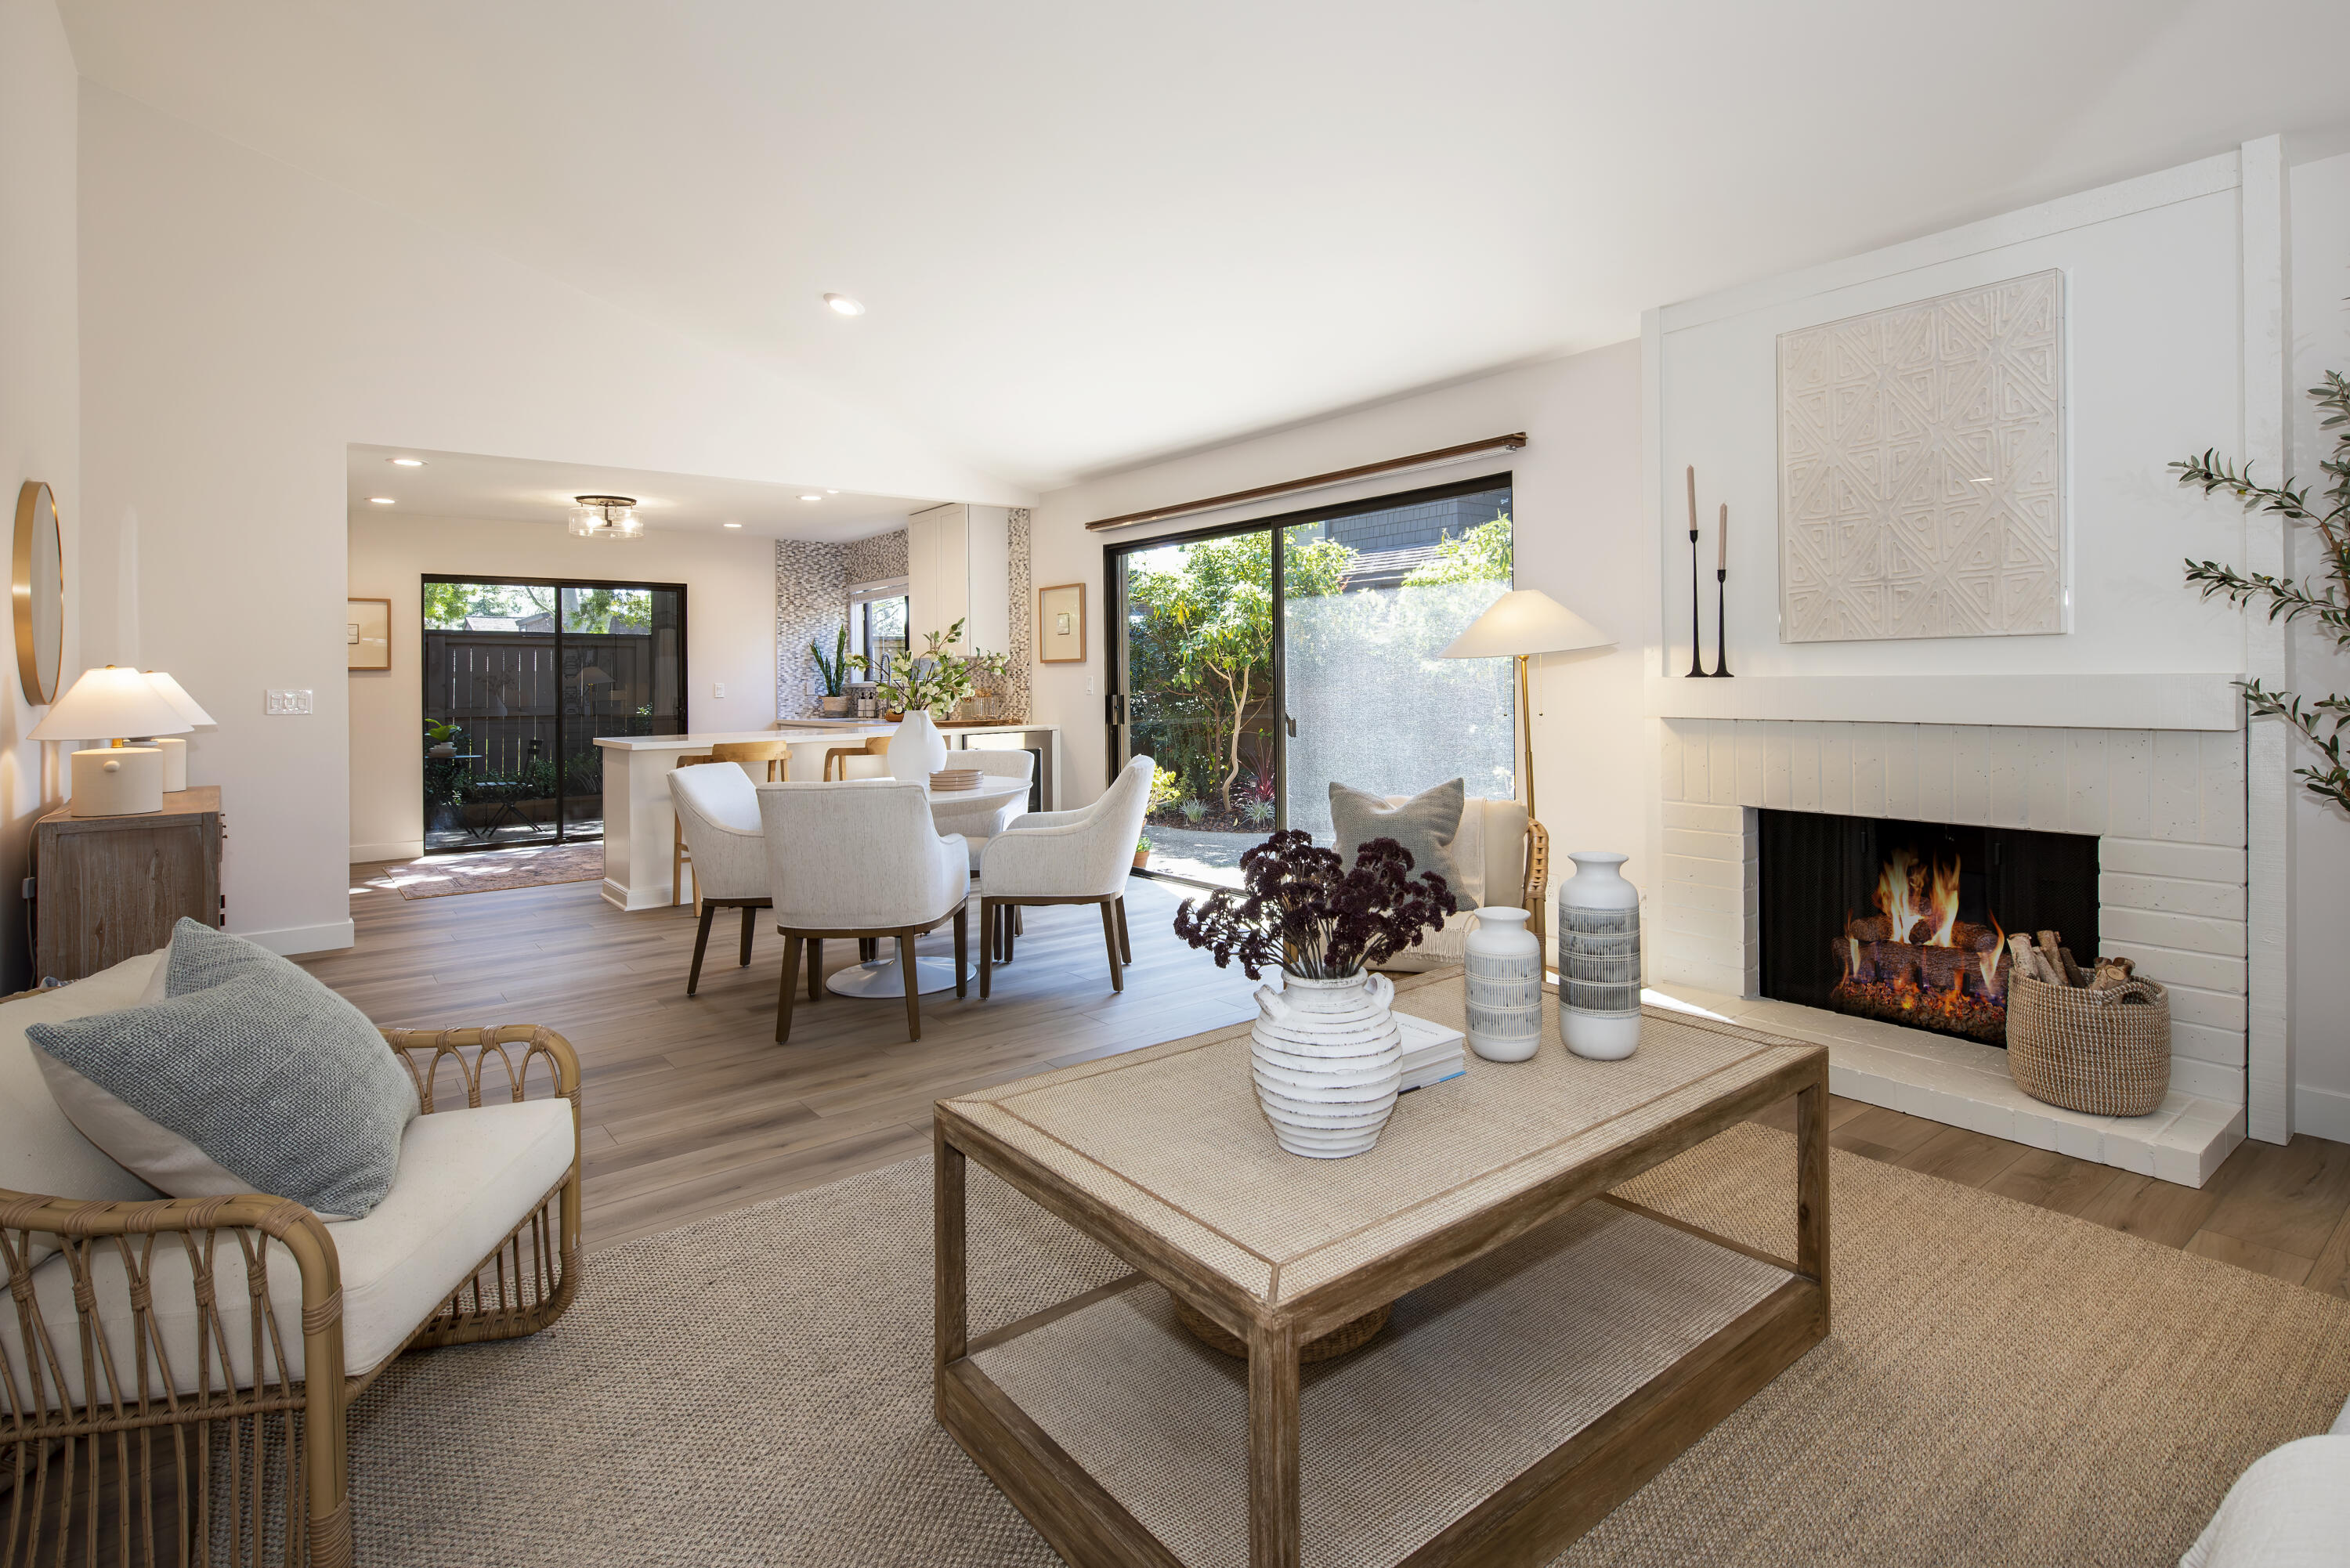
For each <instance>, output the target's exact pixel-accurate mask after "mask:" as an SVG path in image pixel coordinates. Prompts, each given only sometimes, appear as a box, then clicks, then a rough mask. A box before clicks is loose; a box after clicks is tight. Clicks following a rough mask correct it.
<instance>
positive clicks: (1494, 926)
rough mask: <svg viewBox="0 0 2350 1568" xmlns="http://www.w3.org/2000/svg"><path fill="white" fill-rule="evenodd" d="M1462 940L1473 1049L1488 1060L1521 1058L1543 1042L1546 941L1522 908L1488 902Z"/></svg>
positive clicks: (1463, 966)
mask: <svg viewBox="0 0 2350 1568" xmlns="http://www.w3.org/2000/svg"><path fill="white" fill-rule="evenodd" d="M1476 918H1477V925H1476V929H1473V930H1471V932H1470V933H1469V935H1468V937H1467V938H1466V939H1464V940H1463V941H1462V942H1461V948H1462V950H1463V953H1464V955H1465V956H1464V958H1463V961H1462V969H1463V970H1464V971H1465V974H1464V979H1465V981H1466V984H1467V990H1468V993H1469V997H1468V1004H1469V1005H1468V1011H1469V1029H1468V1034H1469V1049H1471V1051H1474V1052H1476V1053H1477V1054H1478V1055H1480V1056H1482V1057H1483V1058H1484V1059H1485V1060H1486V1061H1488V1062H1523V1061H1524V1060H1525V1059H1526V1058H1527V1057H1529V1056H1532V1055H1533V1054H1534V1050H1535V1048H1536V1047H1537V1046H1539V1045H1540V1044H1542V1012H1543V1010H1542V982H1543V963H1542V939H1541V938H1539V937H1537V936H1535V935H1534V933H1533V932H1532V931H1530V930H1528V929H1526V921H1527V920H1528V919H1530V918H1531V917H1530V916H1529V915H1528V913H1527V911H1525V910H1523V909H1501V908H1498V907H1496V906H1493V905H1491V904H1489V905H1486V906H1485V907H1484V908H1482V909H1479V910H1478V911H1477V917H1476Z"/></svg>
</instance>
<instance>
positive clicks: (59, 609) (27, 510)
mask: <svg viewBox="0 0 2350 1568" xmlns="http://www.w3.org/2000/svg"><path fill="white" fill-rule="evenodd" d="M9 591H10V594H11V595H12V597H14V598H15V599H16V678H17V680H20V681H21V682H23V684H24V688H25V701H27V702H31V703H35V704H39V703H43V702H51V701H56V700H57V665H58V662H59V661H60V660H61V659H63V658H64V656H65V643H66V563H65V552H64V549H63V548H62V546H61V545H60V542H59V539H58V535H57V497H55V496H54V495H51V494H50V493H49V487H48V486H47V485H46V484H43V483H40V481H38V480H35V479H28V480H26V481H25V487H24V488H23V489H22V490H20V491H18V492H17V493H16V560H15V565H14V568H13V569H12V570H11V572H10V573H9Z"/></svg>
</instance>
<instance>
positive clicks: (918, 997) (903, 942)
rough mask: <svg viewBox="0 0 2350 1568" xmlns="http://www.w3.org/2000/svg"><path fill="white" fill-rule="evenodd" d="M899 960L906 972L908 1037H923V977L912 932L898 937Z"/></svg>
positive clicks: (917, 1038)
mask: <svg viewBox="0 0 2350 1568" xmlns="http://www.w3.org/2000/svg"><path fill="white" fill-rule="evenodd" d="M898 962H899V966H900V967H901V968H902V969H903V970H904V971H905V974H906V1038H907V1039H909V1040H920V1038H921V1037H922V977H921V975H920V973H919V972H918V971H916V970H915V968H914V938H913V934H912V933H911V932H908V933H907V934H906V935H904V936H901V937H899V939H898Z"/></svg>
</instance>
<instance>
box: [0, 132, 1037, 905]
mask: <svg viewBox="0 0 2350 1568" xmlns="http://www.w3.org/2000/svg"><path fill="white" fill-rule="evenodd" d="M14 90H15V89H14V88H12V92H13V91H14ZM80 202H81V229H80V240H81V306H82V321H83V324H84V325H83V331H82V387H83V398H82V428H83V431H84V432H85V438H84V454H83V455H84V472H85V483H86V484H87V487H88V500H87V504H86V506H85V507H84V509H83V510H84V512H85V514H86V515H87V516H88V518H90V519H93V520H94V521H93V523H92V524H91V529H90V535H91V536H90V538H89V540H88V546H87V552H86V555H87V560H86V567H87V569H86V570H85V571H84V572H83V573H82V581H83V583H84V588H83V593H82V609H83V612H84V615H85V616H86V618H87V623H88V631H87V644H86V646H87V650H88V655H89V656H90V657H92V658H96V659H104V658H110V657H120V656H126V655H127V654H129V653H130V651H132V650H133V649H134V648H135V649H136V651H137V652H138V653H139V654H140V656H141V659H142V662H144V663H147V664H150V665H153V666H160V667H162V668H166V669H169V670H172V671H173V672H174V673H175V674H177V675H178V676H179V677H180V678H181V680H182V682H183V683H184V684H185V685H186V686H187V688H188V689H189V691H192V692H193V693H194V694H195V695H196V697H197V699H198V700H199V701H202V702H203V704H204V705H205V707H206V708H208V709H209V710H210V711H212V713H213V717H214V718H216V719H218V720H219V721H220V722H221V727H220V730H219V731H218V732H216V733H213V734H210V735H205V736H203V737H200V738H199V739H198V741H197V742H196V743H195V745H194V747H193V749H192V769H193V771H194V775H195V776H196V777H197V778H198V779H200V780H203V781H204V782H210V783H217V784H221V785H222V786H223V790H224V800H223V805H224V812H225V814H226V815H227V817H228V819H229V822H230V824H231V834H232V837H231V841H230V845H229V849H228V856H227V866H226V882H227V898H228V919H229V924H230V927H231V929H235V930H238V931H241V932H244V933H245V934H247V935H250V936H254V937H255V938H256V939H257V940H263V941H265V942H266V943H268V944H270V945H273V946H275V947H277V948H278V949H280V950H286V951H303V950H315V949H318V948H324V947H333V946H338V945H343V944H345V943H347V942H348V940H350V939H349V932H350V925H349V915H348V897H347V894H346V888H347V887H348V883H347V881H346V879H345V865H346V861H347V857H348V848H349V845H350V842H351V839H352V836H353V835H352V833H351V831H350V816H349V798H350V791H349V785H348V780H347V778H346V776H345V771H346V769H347V767H348V727H349V707H348V702H347V701H346V697H345V691H346V686H347V678H346V675H345V672H344V670H343V656H342V653H341V648H342V633H341V627H342V624H343V607H342V601H343V598H344V597H345V594H346V590H347V583H348V570H347V566H346V537H345V535H346V517H345V513H346V510H347V499H346V491H345V455H344V452H345V448H346V446H347V445H348V443H350V442H353V441H359V442H373V443H381V444H388V445H409V446H417V447H423V448H437V449H441V450H444V451H455V452H485V453H490V454H494V455H497V456H506V457H524V458H539V459H549V460H556V461H565V462H596V463H601V464H608V465H612V466H617V467H628V468H641V469H649V470H653V471H657V472H678V473H709V474H719V475H724V476H728V477H734V478H746V479H760V480H770V481H776V482H784V483H800V484H822V485H826V486H829V487H837V488H838V489H842V490H847V491H861V492H865V493H880V494H897V495H941V496H958V497H967V498H970V499H973V500H981V501H989V502H996V503H1006V504H1020V503H1024V502H1025V501H1026V500H1027V497H1026V496H1025V495H1023V494H1018V493H1007V492H1006V491H1005V488H1004V486H1003V485H1002V484H1001V483H998V482H996V481H993V480H992V479H990V478H988V477H987V476H985V475H983V474H980V473H975V472H971V471H969V470H968V469H966V468H964V467H963V466H962V465H961V464H960V463H956V462H948V461H945V460H942V459H938V458H936V457H934V456H932V455H931V453H930V452H929V451H928V450H927V449H926V448H925V446H924V444H923V443H922V442H921V441H919V440H917V439H916V438H914V437H912V436H910V434H908V433H907V432H906V431H903V430H901V429H899V428H897V427H895V426H893V425H891V424H889V423H888V422H887V421H882V420H880V419H878V418H875V417H871V416H869V415H868V414H866V413H864V412H862V411H860V410H857V409H854V408H850V407H847V406H845V405H843V404H841V403H839V402H837V401H835V400H829V399H827V398H824V397H821V396H818V395H816V394H814V393H812V392H810V391H808V390H806V389H803V388H800V387H798V386H795V385H794V384H792V383H789V382H786V381H785V380H783V379H779V378H777V377H776V376H775V375H773V374H770V373H768V372H766V371H764V370H763V369H759V368H757V367H754V366H753V365H751V364H750V363H749V362H747V361H744V360H742V359H738V358H732V357H730V356H728V355H725V354H723V353H719V352H717V351H714V350H712V349H710V348H704V347H702V346H701V345H699V344H697V343H694V342H691V341H689V340H687V339H685V338H682V337H679V336H677V335H675V334H672V333H671V332H669V331H667V330H665V329H662V328H660V327H655V326H653V325H651V324H650V323H648V322H646V321H644V320H642V319H640V318H639V317H633V316H630V315H629V314H628V313H626V312H624V311H621V310H619V309H617V308H615V307H613V306H608V305H606V304H603V303H601V302H599V301H598V300H595V299H592V298H590V297H588V296H586V295H583V294H580V293H579V292H577V290H575V289H572V288H570V287H567V286H564V285H561V284H558V283H556V282H555V281H553V280H551V279H549V278H547V277H545V276H543V275H538V274H536V273H533V272H531V271H529V270H528V269H526V268H525V267H522V266H520V265H515V264H514V263H512V262H509V261H507V260H505V259H504V258H503V257H501V256H498V255H496V254H493V253H491V252H489V251H486V250H484V249H483V248H481V247H479V246H476V245H473V244H468V243H465V242H462V241H459V240H457V239H454V238H452V237H451V236H449V235H447V234H442V233H440V232H439V231H437V230H434V229H431V228H428V227H426V226H424V225H422V224H420V223H415V222H412V221H411V220H409V219H407V218H404V217H402V216H400V215H399V214H397V213H393V212H391V211H390V210H388V209H385V208H382V207H380V206H376V205H373V204H371V203H369V202H366V201H363V200H361V199H359V197H357V196H355V195H353V194H351V193H350V192H347V191H345V190H342V189H340V188H338V187H335V186H332V185H328V184H325V183H323V182H318V181H316V180H313V179H311V178H309V177H307V176H306V175H303V174H300V173H298V172H296V171H294V170H292V169H289V168H287V167H286V166H284V165H281V164H278V163H275V162H272V161H269V160H267V159H265V158H263V157H260V156H258V155H256V154H255V153H252V152H250V151H245V150H244V149H243V148H241V147H238V146H236V145H234V144H232V143H230V142H228V141H225V140H221V139H220V138H217V137H214V136H212V135H210V134H208V133H205V132H203V131H200V130H195V129H194V128H192V127H191V126H188V125H185V124H182V123H180V122H178V121H174V120H172V119H168V118H166V117H164V116H162V115H161V114H158V113H157V112H155V111H154V110H152V109H148V108H146V107H145V106H143V105H141V104H139V103H137V102H134V101H132V100H130V99H125V98H123V97H121V96H120V95H119V94H116V93H113V92H111V91H109V90H107V89H106V88H100V87H98V86H95V85H87V86H85V88H83V91H82V99H81V143H80ZM11 221H12V222H13V221H14V215H13V214H12V219H11ZM134 555H135V558H136V561H137V579H138V585H139V587H138V592H137V595H136V608H135V613H134V614H130V615H124V614H118V613H117V611H116V608H115V603H114V600H115V597H116V592H117V589H116V584H117V582H118V579H119V576H120V572H121V569H122V566H123V564H124V562H125V561H126V560H127V559H128V558H130V557H131V556H134ZM758 578H759V582H760V585H761V587H762V589H763V591H764V589H765V588H766V587H768V586H769V585H770V584H771V582H772V577H771V576H770V575H769V574H768V573H767V572H765V571H764V570H763V571H761V572H760V573H759V574H758ZM268 687H307V688H309V689H311V690H312V691H315V692H316V694H317V696H316V703H317V711H316V712H315V713H314V714H312V715H310V716H308V717H302V718H282V717H281V718H265V717H264V716H263V713H262V693H263V691H264V689H265V688H268Z"/></svg>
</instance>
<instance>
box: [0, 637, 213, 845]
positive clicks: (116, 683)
mask: <svg viewBox="0 0 2350 1568" xmlns="http://www.w3.org/2000/svg"><path fill="white" fill-rule="evenodd" d="M192 728H194V726H193V725H192V724H190V723H189V722H188V721H187V719H186V718H184V717H183V716H182V714H181V712H180V711H179V710H178V709H177V708H175V707H173V706H172V703H171V702H170V701H169V700H168V699H166V698H165V697H164V696H163V694H162V693H161V691H157V690H156V689H155V687H154V686H153V685H151V683H150V682H149V681H148V680H147V677H146V676H144V675H142V674H140V672H139V671H138V670H128V669H123V668H120V667H119V666H116V665H112V664H109V665H107V666H106V667H105V668H103V669H100V670H84V671H83V672H82V676H81V679H80V680H77V681H75V682H74V683H73V689H72V690H71V691H68V692H67V693H66V694H65V695H64V696H62V697H60V698H58V699H57V701H56V702H54V703H53V704H51V705H50V708H49V711H48V712H47V715H45V716H44V717H43V718H42V720H41V722H39V723H37V724H36V725H34V726H33V728H32V732H31V733H30V735H29V736H28V738H29V739H31V740H36V741H107V740H113V741H120V739H121V737H123V736H125V735H184V734H186V733H187V732H189V731H190V730H191V729H192ZM162 809H163V753H162V752H161V750H160V749H158V748H156V747H154V746H124V745H111V746H96V747H89V748H86V749H84V750H81V751H78V752H76V753H74V754H73V814H74V815H76V816H131V815H138V814H140V813H143V812H150V811H161V810H162Z"/></svg>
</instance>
